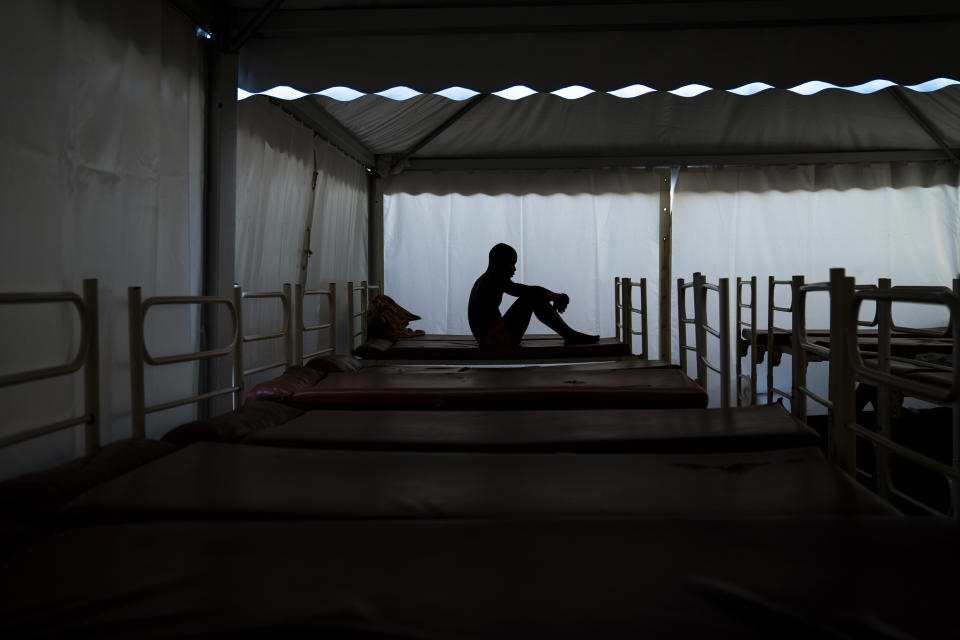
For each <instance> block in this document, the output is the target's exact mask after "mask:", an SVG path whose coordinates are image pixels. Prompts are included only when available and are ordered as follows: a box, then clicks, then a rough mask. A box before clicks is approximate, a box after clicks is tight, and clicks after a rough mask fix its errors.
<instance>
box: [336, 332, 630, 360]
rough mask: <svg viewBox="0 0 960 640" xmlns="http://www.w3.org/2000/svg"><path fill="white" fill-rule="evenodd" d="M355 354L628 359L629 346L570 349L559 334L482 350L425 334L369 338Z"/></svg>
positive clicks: (466, 339)
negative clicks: (391, 338) (393, 339)
mask: <svg viewBox="0 0 960 640" xmlns="http://www.w3.org/2000/svg"><path fill="white" fill-rule="evenodd" d="M354 354H355V355H357V356H358V357H360V358H365V359H371V360H438V361H454V360H461V361H469V360H514V359H516V360H523V359H540V358H546V359H553V358H556V359H560V360H562V359H564V358H569V359H571V360H577V359H583V358H609V357H620V356H629V355H630V347H629V346H628V345H626V344H624V343H623V342H620V341H619V340H617V339H616V338H601V339H600V341H599V342H597V343H595V344H581V345H570V346H567V345H565V344H564V343H563V338H561V337H560V336H557V335H528V336H525V337H524V339H523V341H522V342H521V343H520V345H519V346H517V347H496V348H494V347H480V346H479V345H478V344H477V341H476V340H475V339H474V337H473V336H467V335H424V336H417V337H412V338H400V339H399V340H397V341H391V340H385V339H370V340H367V341H366V342H364V343H363V344H361V345H360V346H358V347H357V348H356V349H354Z"/></svg>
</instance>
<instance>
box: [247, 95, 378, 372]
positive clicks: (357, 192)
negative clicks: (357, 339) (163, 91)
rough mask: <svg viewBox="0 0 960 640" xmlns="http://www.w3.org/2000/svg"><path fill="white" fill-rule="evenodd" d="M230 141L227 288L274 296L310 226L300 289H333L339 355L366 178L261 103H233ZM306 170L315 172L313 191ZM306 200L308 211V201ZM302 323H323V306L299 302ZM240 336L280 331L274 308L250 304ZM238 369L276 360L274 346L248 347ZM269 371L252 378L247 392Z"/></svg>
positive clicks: (363, 219) (356, 264)
mask: <svg viewBox="0 0 960 640" xmlns="http://www.w3.org/2000/svg"><path fill="white" fill-rule="evenodd" d="M238 116H239V117H238V120H239V123H238V134H237V235H236V249H237V250H236V279H237V282H238V283H239V284H240V285H242V286H243V288H244V290H246V291H279V290H280V289H281V288H282V286H283V284H284V283H290V284H291V285H293V284H295V283H296V282H297V280H298V278H299V273H300V258H301V252H302V248H303V242H304V237H305V235H304V232H305V230H306V228H307V226H308V225H309V226H310V227H311V236H310V250H311V253H312V255H311V257H310V259H309V262H308V270H307V278H306V286H307V288H308V289H323V288H326V287H327V286H328V284H329V283H331V282H333V283H336V284H337V285H338V290H337V295H338V298H339V300H338V322H339V327H338V334H339V336H338V349H337V351H338V353H345V352H346V348H347V345H346V340H347V329H346V326H347V323H346V288H345V283H346V282H347V281H349V280H356V281H357V282H359V281H361V280H365V279H366V278H367V268H368V267H367V242H368V239H367V201H368V186H367V175H366V170H365V169H364V168H363V167H361V166H360V165H359V164H358V163H357V162H356V161H354V160H352V159H350V158H348V157H347V156H345V155H344V154H343V153H342V152H340V151H339V150H338V149H336V148H334V147H332V146H330V145H329V144H327V143H326V142H324V141H323V140H320V139H319V138H316V137H315V136H314V134H313V132H312V131H310V130H309V129H307V128H306V127H304V126H303V125H302V124H300V123H299V122H298V121H296V120H295V119H293V118H292V117H291V116H289V115H287V114H286V113H284V112H283V111H282V110H280V109H279V108H277V107H276V106H274V105H272V104H270V102H269V101H267V100H266V99H264V98H257V99H250V100H244V101H242V102H241V103H240V104H239V114H238ZM314 162H316V168H317V171H318V180H317V187H316V192H313V190H312V188H311V185H312V179H313V178H312V176H313V171H314ZM311 200H312V202H311ZM307 300H308V304H307V308H306V309H305V316H304V317H305V318H306V321H307V323H308V324H317V323H320V322H326V321H327V313H328V305H327V304H326V301H325V300H324V299H320V298H308V299H307ZM244 323H245V325H246V326H245V333H248V334H256V333H260V334H262V333H269V332H273V331H277V330H278V329H279V328H280V325H281V311H280V304H279V302H278V301H275V300H250V301H247V302H246V303H245V305H244ZM327 339H328V335H327V333H326V332H323V334H322V335H318V334H317V333H313V334H308V336H307V337H306V338H305V342H306V344H305V347H304V350H305V351H306V352H311V351H315V350H317V341H318V340H322V341H323V342H324V344H326V341H327ZM244 359H245V367H246V368H248V369H249V368H252V367H256V366H259V365H266V364H269V363H273V362H278V361H280V360H282V359H283V351H282V346H281V343H280V342H279V341H271V342H261V343H255V344H251V345H248V346H247V348H246V350H245V353H244ZM277 373H278V371H271V372H265V373H264V374H262V375H260V376H252V377H250V379H248V381H247V382H248V384H253V383H256V382H257V381H258V380H260V379H262V378H263V377H269V376H271V375H276V374H277Z"/></svg>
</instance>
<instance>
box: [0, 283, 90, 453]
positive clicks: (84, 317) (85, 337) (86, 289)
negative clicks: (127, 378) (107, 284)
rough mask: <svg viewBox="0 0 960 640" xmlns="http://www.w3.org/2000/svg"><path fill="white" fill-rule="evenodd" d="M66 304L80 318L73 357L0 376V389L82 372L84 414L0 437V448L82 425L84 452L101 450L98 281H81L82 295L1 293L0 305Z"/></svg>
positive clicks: (71, 293)
mask: <svg viewBox="0 0 960 640" xmlns="http://www.w3.org/2000/svg"><path fill="white" fill-rule="evenodd" d="M58 302H66V303H69V304H70V305H72V306H73V308H74V309H76V311H77V314H78V316H79V317H80V344H79V345H78V346H77V352H76V355H75V356H74V357H73V358H72V359H71V360H70V361H69V362H68V363H66V364H62V365H56V366H53V367H43V368H40V369H31V370H28V371H21V372H17V373H9V374H4V375H0V387H8V386H12V385H17V384H24V383H27V382H34V381H37V380H45V379H49V378H57V377H60V376H66V375H70V374H72V373H75V372H77V371H79V370H80V369H83V390H84V394H83V397H84V402H83V404H84V407H83V415H80V416H75V417H72V418H67V419H64V420H59V421H57V422H53V423H49V424H45V425H41V426H39V427H33V428H31V429H28V430H26V431H22V432H20V433H15V434H12V435H8V436H4V437H2V438H0V448H2V447H8V446H11V445H15V444H18V443H20V442H25V441H27V440H32V439H33V438H39V437H41V436H45V435H47V434H50V433H56V432H58V431H63V430H64V429H69V428H70V427H75V426H78V425H81V424H82V425H84V451H85V453H86V454H88V455H89V454H91V453H93V452H95V451H96V450H97V449H99V448H100V346H99V345H100V341H99V316H98V313H97V307H98V286H97V280H96V279H93V278H90V279H86V280H84V281H83V295H82V296H79V295H77V294H76V293H73V292H69V291H67V292H43V293H0V304H5V305H33V304H50V303H58Z"/></svg>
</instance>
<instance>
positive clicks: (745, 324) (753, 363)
mask: <svg viewBox="0 0 960 640" xmlns="http://www.w3.org/2000/svg"><path fill="white" fill-rule="evenodd" d="M744 287H749V289H750V301H749V302H744V301H743V289H744ZM744 310H747V311H749V313H750V318H749V320H746V321H744V319H743V312H744ZM745 328H748V329H750V336H751V337H750V346H749V354H748V357H749V358H750V372H749V373H744V372H743V362H742V360H743V359H742V358H741V357H739V354H738V357H737V366H736V378H735V379H736V387H737V406H738V407H743V406H751V407H752V406H754V405H756V404H757V276H752V277H751V278H750V279H749V280H744V279H743V278H740V277H738V278H737V325H736V330H737V336H740V335H743V329H745ZM741 381H746V383H747V388H748V389H749V394H748V395H746V396H745V395H744V389H743V387H742V386H741V385H740V382H741Z"/></svg>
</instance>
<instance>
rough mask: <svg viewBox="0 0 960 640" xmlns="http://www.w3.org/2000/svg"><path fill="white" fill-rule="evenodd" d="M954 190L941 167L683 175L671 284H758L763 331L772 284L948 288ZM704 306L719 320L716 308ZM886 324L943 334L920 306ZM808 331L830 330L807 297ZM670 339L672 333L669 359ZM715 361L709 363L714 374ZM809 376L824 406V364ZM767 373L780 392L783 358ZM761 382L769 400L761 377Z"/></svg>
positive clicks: (818, 303) (816, 299) (823, 305)
mask: <svg viewBox="0 0 960 640" xmlns="http://www.w3.org/2000/svg"><path fill="white" fill-rule="evenodd" d="M957 185H958V173H957V169H956V167H955V166H953V165H951V164H949V163H943V164H939V163H905V164H876V165H837V166H832V167H822V166H817V167H815V166H803V167H768V168H729V169H714V168H703V169H685V170H683V171H681V172H680V174H679V179H678V181H677V185H676V192H675V200H674V204H673V238H674V244H673V273H674V277H675V278H676V277H682V278H684V279H686V280H688V281H689V280H690V279H691V277H692V274H693V273H694V272H695V271H700V272H703V273H704V274H706V276H707V279H708V280H709V281H710V282H714V283H715V282H717V280H718V279H719V278H722V277H728V278H730V280H731V288H732V287H733V286H734V284H735V281H736V278H737V276H742V277H745V278H749V277H750V276H754V275H756V276H758V277H759V278H758V279H759V281H760V282H759V286H758V288H759V294H758V304H759V308H758V316H759V318H760V323H761V324H762V325H763V326H766V307H767V277H768V276H771V275H772V276H774V277H775V278H776V279H777V280H789V279H790V278H791V277H792V276H793V275H803V276H805V278H806V281H807V282H823V281H826V280H828V279H829V270H830V268H832V267H843V268H844V269H845V270H846V272H847V275H851V276H854V277H855V278H856V279H857V282H858V283H861V282H862V283H873V284H876V282H877V279H878V278H883V277H887V278H891V279H892V281H893V284H894V285H898V284H901V285H943V286H950V284H951V280H952V278H955V277H957V275H958V272H960V224H958V221H960V208H958V194H957ZM731 291H732V289H731ZM734 295H735V294H734V293H731V309H733V308H734V306H735V305H734V298H733V296H734ZM776 296H777V303H778V306H787V305H789V302H790V292H789V288H788V287H783V289H782V290H778V291H777V293H776ZM781 296H782V297H781ZM708 299H709V300H710V305H711V307H710V313H711V316H712V318H716V306H715V302H716V297H715V296H714V295H713V294H710V296H709V298H708ZM732 313H735V311H733V312H732ZM674 315H676V313H675V312H674ZM872 315H873V311H872V308H867V307H865V308H864V309H863V312H862V317H863V318H864V319H868V316H869V317H872ZM894 317H895V320H896V321H897V322H898V323H899V324H904V325H906V324H911V323H912V324H913V326H940V325H943V324H945V323H946V317H945V314H944V313H943V312H942V310H940V309H937V308H933V307H921V306H918V305H909V306H907V305H904V306H897V307H895V308H894ZM776 322H777V326H790V319H789V318H788V317H787V314H779V315H778V318H777V320H776ZM807 323H808V326H809V327H811V328H826V327H828V326H829V310H828V298H827V296H826V294H820V295H818V294H812V295H811V296H810V297H809V303H808V312H807ZM676 332H677V329H676V323H674V334H673V344H674V348H673V353H674V354H676V353H677V347H676V345H677V333H676ZM690 339H692V332H691V333H690ZM710 343H711V347H713V346H715V341H713V340H711V341H710ZM717 354H718V352H717V351H716V350H715V349H714V350H712V351H711V358H712V359H713V361H714V362H718V361H719V360H718V359H717ZM674 359H675V360H676V355H675V356H674ZM746 362H747V361H746V360H744V363H745V364H746ZM690 365H691V367H692V366H694V365H693V359H692V358H690ZM691 370H692V369H691ZM762 371H763V369H761V372H762ZM809 371H810V376H811V377H810V383H811V387H812V388H813V389H814V390H815V391H818V392H820V393H821V394H825V393H826V390H827V377H826V364H819V365H811V367H810V369H809ZM775 372H776V382H775V384H776V386H777V387H778V388H780V389H789V384H790V362H789V358H785V359H784V362H783V364H782V365H781V366H779V367H777V368H776V370H775ZM760 378H761V380H760V384H759V388H760V389H761V391H765V389H766V382H765V379H764V375H763V374H761V376H760ZM710 381H711V384H710V388H709V389H708V390H709V391H710V396H711V403H712V404H714V405H715V404H716V403H717V402H718V399H719V384H718V382H717V377H716V376H715V375H714V374H710ZM810 408H811V410H817V408H816V407H815V406H814V405H813V404H811V405H810Z"/></svg>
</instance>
